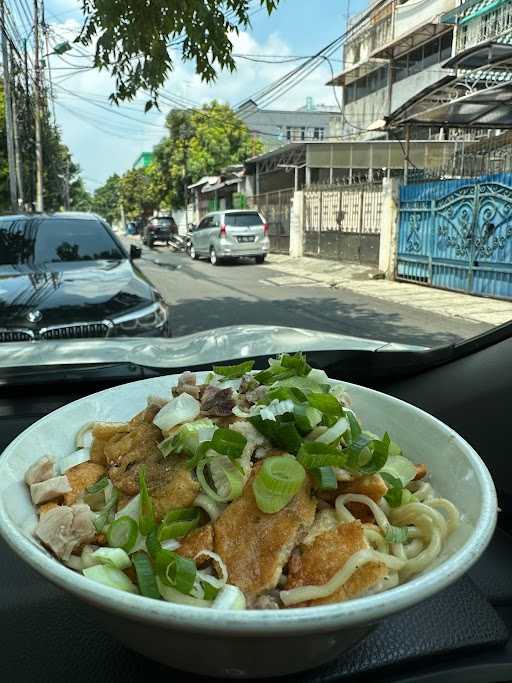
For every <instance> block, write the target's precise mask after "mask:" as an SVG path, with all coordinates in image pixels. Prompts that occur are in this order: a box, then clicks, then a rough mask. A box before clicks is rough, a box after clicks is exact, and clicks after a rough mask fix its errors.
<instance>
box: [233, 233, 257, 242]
mask: <svg viewBox="0 0 512 683" xmlns="http://www.w3.org/2000/svg"><path fill="white" fill-rule="evenodd" d="M237 240H238V241H239V242H254V235H243V236H241V237H237Z"/></svg>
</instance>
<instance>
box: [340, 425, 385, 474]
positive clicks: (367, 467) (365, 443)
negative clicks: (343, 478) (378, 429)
mask: <svg viewBox="0 0 512 683" xmlns="http://www.w3.org/2000/svg"><path fill="white" fill-rule="evenodd" d="M389 442H390V439H389V434H388V433H387V432H386V434H384V436H383V437H382V440H380V439H378V438H375V437H374V436H373V435H371V436H367V435H366V434H363V433H361V434H360V435H359V436H358V437H357V439H355V440H354V441H352V443H351V444H350V446H349V447H348V448H347V449H345V451H344V452H345V454H346V455H347V465H346V467H347V469H349V470H352V471H355V472H359V473H360V474H374V473H375V472H378V471H379V470H381V469H382V468H383V467H384V465H385V464H386V461H387V459H388V450H389Z"/></svg>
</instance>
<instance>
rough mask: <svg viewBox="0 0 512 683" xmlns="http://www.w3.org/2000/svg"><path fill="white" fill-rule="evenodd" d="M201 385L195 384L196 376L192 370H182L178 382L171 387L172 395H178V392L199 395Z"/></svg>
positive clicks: (196, 396)
mask: <svg viewBox="0 0 512 683" xmlns="http://www.w3.org/2000/svg"><path fill="white" fill-rule="evenodd" d="M202 388H203V387H202V386H200V385H198V384H196V376H195V375H194V373H192V372H184V373H183V374H182V375H181V376H180V378H179V379H178V384H177V385H176V386H175V387H173V389H172V395H173V396H180V394H190V396H193V397H194V398H196V399H198V400H199V398H200V397H201V391H202Z"/></svg>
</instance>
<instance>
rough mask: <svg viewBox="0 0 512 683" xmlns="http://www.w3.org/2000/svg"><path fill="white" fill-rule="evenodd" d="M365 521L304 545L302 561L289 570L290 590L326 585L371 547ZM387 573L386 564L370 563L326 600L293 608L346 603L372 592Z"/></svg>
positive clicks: (348, 524)
mask: <svg viewBox="0 0 512 683" xmlns="http://www.w3.org/2000/svg"><path fill="white" fill-rule="evenodd" d="M369 547H370V546H369V544H368V541H367V540H366V538H365V536H364V531H363V526H362V524H361V522H359V521H354V522H349V523H347V524H339V525H338V526H337V527H336V528H335V529H332V530H330V531H326V532H324V533H321V534H319V535H318V536H317V537H316V538H315V539H314V541H313V543H311V544H310V545H304V546H302V555H301V557H300V562H299V561H298V560H295V561H294V563H293V566H290V567H289V573H288V581H287V584H286V590H290V589H292V588H298V587H300V586H323V585H324V584H326V583H327V582H328V581H330V580H331V579H332V577H333V576H334V575H335V574H336V573H337V572H338V571H339V570H340V569H342V567H343V566H344V565H345V563H346V562H347V560H349V559H350V557H352V555H353V554H354V553H356V552H358V551H359V550H363V549H365V548H369ZM386 573H387V567H386V565H385V564H381V563H379V562H369V563H367V564H364V565H362V566H361V567H360V568H359V569H358V570H357V571H356V572H354V574H352V576H351V577H350V579H349V580H348V581H347V582H346V583H345V584H344V585H343V586H341V588H339V589H338V590H337V591H335V592H334V593H332V595H328V596H327V597H325V598H317V599H316V600H308V601H306V602H303V603H300V604H297V605H293V606H294V607H310V606H313V605H327V604H330V603H334V602H343V601H344V600H348V599H349V598H355V597H356V596H358V595H361V594H362V593H365V592H366V591H368V590H369V589H370V588H371V587H372V586H373V585H375V584H376V583H377V582H378V581H380V580H381V579H382V578H383V577H384V576H385V575H386Z"/></svg>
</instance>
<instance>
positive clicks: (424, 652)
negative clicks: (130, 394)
mask: <svg viewBox="0 0 512 683" xmlns="http://www.w3.org/2000/svg"><path fill="white" fill-rule="evenodd" d="M368 354H371V352H368ZM380 356H381V358H380V359H379V361H378V362H379V363H380V366H379V367H374V366H373V365H372V361H369V356H368V355H367V356H365V354H361V353H359V354H356V355H354V356H350V354H348V355H343V354H341V355H337V354H334V356H333V355H332V354H331V355H330V356H329V354H325V353H320V352H319V353H317V354H312V356H311V362H312V364H313V365H316V366H317V367H324V368H325V369H326V370H327V372H328V374H329V375H330V376H332V377H335V378H337V379H350V381H352V382H359V383H361V384H365V385H367V386H371V387H373V388H376V389H379V390H381V391H384V392H386V393H389V394H391V395H394V396H397V397H399V398H401V399H404V400H406V401H409V402H410V403H413V404H415V405H417V406H418V407H420V408H422V409H424V410H426V411H427V412H430V413H432V414H433V415H435V416H436V417H438V418H440V419H441V420H443V421H445V422H446V423H447V424H449V425H450V426H451V427H453V428H454V429H455V430H457V431H458V432H459V433H460V434H461V435H462V436H464V437H465V438H466V439H467V440H468V441H469V442H470V443H471V444H472V445H473V446H474V447H475V449H476V450H477V451H478V452H479V453H480V455H481V457H482V458H483V459H484V461H485V462H486V463H487V465H488V467H489V469H490V471H491V474H492V475H493V477H494V481H495V483H496V485H497V489H498V494H499V504H500V508H501V512H500V515H499V522H498V528H497V530H496V533H495V535H494V538H493V540H492V542H491V544H490V546H489V547H488V549H487V550H486V552H485V553H484V555H483V556H482V558H481V559H480V560H479V561H478V563H477V564H476V565H475V566H474V567H473V568H472V570H471V571H470V572H469V574H468V575H466V576H464V577H463V578H461V579H460V580H459V581H457V582H456V583H455V584H453V585H451V586H450V587H449V588H447V589H445V590H444V591H443V592H441V593H439V594H437V595H435V596H434V597H432V598H430V599H428V600H426V601H424V602H423V603H421V604H418V605H416V606H414V607H413V608H411V609H408V610H406V611H404V612H402V613H399V614H397V615H394V616H392V617H391V618H388V619H386V620H385V621H384V622H381V623H380V624H378V625H377V626H376V628H375V629H374V630H373V632H372V633H371V634H370V635H369V636H368V637H367V638H366V639H365V640H364V641H362V642H361V643H359V644H357V645H356V646H354V648H353V649H351V650H350V651H348V652H346V653H344V654H343V655H341V656H340V657H339V658H338V659H336V660H334V661H333V662H331V663H328V664H326V665H324V666H323V667H321V668H318V669H315V670H312V671H308V672H304V673H301V674H296V675H294V676H289V677H284V678H281V679H280V680H282V681H283V682H286V681H288V680H290V681H292V680H293V681H294V682H298V683H302V682H303V683H327V682H329V683H331V682H334V681H340V682H343V681H372V682H375V681H376V680H378V681H379V683H386V682H390V683H391V682H396V683H413V682H414V683H442V682H445V681H448V680H450V681H451V682H452V683H456V682H459V681H460V683H465V682H468V681H471V682H472V683H477V682H480V681H481V682H482V683H492V682H498V681H510V680H512V642H511V638H510V635H511V630H512V581H511V579H510V577H511V575H512V536H511V532H512V523H511V520H512V505H511V500H512V484H511V482H512V461H511V460H510V456H509V448H510V446H509V441H510V439H509V435H508V429H507V427H508V406H510V405H511V403H512V381H511V380H512V377H511V375H512V371H511V368H512V339H511V338H508V336H507V335H502V337H501V339H499V340H498V341H495V343H491V344H487V345H483V346H482V347H481V348H478V347H476V348H472V349H470V350H469V352H467V353H462V354H459V355H458V356H455V357H453V358H451V359H450V360H449V361H446V359H445V361H444V362H438V363H436V364H434V365H433V366H432V367H430V368H425V367H423V368H422V370H421V371H414V370H413V369H411V368H412V367H413V365H414V364H410V363H409V366H410V367H409V370H408V372H404V371H403V367H402V369H401V370H400V372H397V370H396V367H397V366H396V364H395V365H394V366H393V363H391V362H390V358H391V356H388V357H387V358H386V356H385V355H383V354H380ZM373 357H375V354H374V356H373ZM259 360H261V362H262V363H263V361H264V359H259ZM386 363H387V364H388V366H389V367H388V369H386ZM398 365H403V364H400V363H399V364H398ZM369 368H371V369H372V371H371V372H369ZM191 369H192V370H193V369H194V368H191ZM197 369H200V368H197ZM201 369H202V368H201ZM56 372H57V369H54V373H56ZM156 372H157V371H154V373H153V374H156ZM158 372H161V371H158ZM139 377H140V375H139V374H138V373H137V372H133V373H132V374H131V375H130V373H126V372H125V373H124V374H123V373H122V372H120V371H118V373H117V375H116V374H115V373H114V374H112V373H110V374H108V373H107V377H106V378H105V377H103V378H102V376H101V373H93V374H92V375H90V376H89V378H88V380H87V381H74V379H73V375H72V373H71V372H69V371H68V372H67V375H66V376H65V377H64V379H63V380H62V378H61V380H62V381H57V375H56V374H54V380H53V381H48V382H39V383H38V382H33V383H31V384H27V383H26V382H25V383H24V382H20V381H18V382H17V383H13V384H9V385H7V386H6V385H4V386H1V384H0V452H1V451H2V450H3V449H4V448H5V447H6V446H7V444H8V443H9V442H10V441H11V440H12V439H13V438H15V437H16V435H17V434H19V433H20V432H21V431H23V430H24V429H26V428H27V427H28V426H29V425H30V424H32V423H33V422H35V421H36V420H38V419H39V418H41V417H43V416H44V415H46V414H48V413H49V412H51V411H52V410H55V409H57V408H58V407H60V406H62V405H64V404H66V403H69V402H70V401H72V400H75V399H77V398H80V397H81V396H85V395H87V394H90V393H93V392H95V391H99V390H101V389H104V388H107V387H109V386H112V385H115V384H119V383H120V382H122V381H131V380H133V379H138V378H139ZM27 382H28V380H27ZM0 457H1V456H0ZM0 576H1V578H2V580H1V582H0V610H1V613H2V640H3V642H2V658H1V663H0V670H1V671H2V673H3V674H4V676H3V678H4V680H16V681H17V683H25V682H26V683H29V682H30V683H31V682H32V681H39V680H48V681H50V680H52V681H60V680H70V679H72V680H73V681H74V683H82V681H83V682H84V683H85V682H87V683H89V681H90V680H91V679H92V678H96V679H98V680H101V681H108V682H112V683H117V682H118V681H119V683H121V681H122V683H135V682H139V681H145V680H147V679H148V678H153V679H156V678H157V677H160V676H167V675H169V674H170V675H172V676H177V677H178V678H177V680H179V681H184V682H185V683H186V682H187V681H190V682H192V681H200V680H207V679H205V678H204V677H200V676H196V675H193V674H185V673H182V672H172V671H169V669H166V668H165V667H164V666H163V665H160V664H158V663H155V662H153V661H150V660H147V659H145V658H143V657H142V656H140V655H138V654H136V653H135V652H132V651H130V650H127V649H125V648H124V647H123V646H122V645H120V644H119V643H117V641H116V640H115V639H114V638H112V637H111V636H110V635H109V634H107V633H105V632H104V631H103V630H102V627H101V626H100V625H99V624H98V623H97V621H96V618H95V615H94V610H93V609H92V608H88V607H87V606H85V605H84V604H82V603H79V602H78V601H77V600H76V599H75V598H74V597H73V596H71V595H69V594H67V593H64V592H62V591H60V590H59V589H57V588H56V587H54V586H53V585H51V584H50V583H49V582H47V581H46V580H45V579H43V578H42V577H41V576H39V575H38V574H37V573H35V572H34V571H33V570H32V569H30V568H29V567H28V566H27V565H26V564H25V563H24V562H23V561H22V560H21V559H19V558H18V557H17V556H15V555H14V554H13V553H12V551H11V550H10V549H9V548H8V547H7V545H6V544H5V543H4V542H3V541H1V540H0ZM390 598H391V596H390ZM326 637H328V635H326ZM169 647H172V642H171V643H169ZM198 654H199V653H198Z"/></svg>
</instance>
